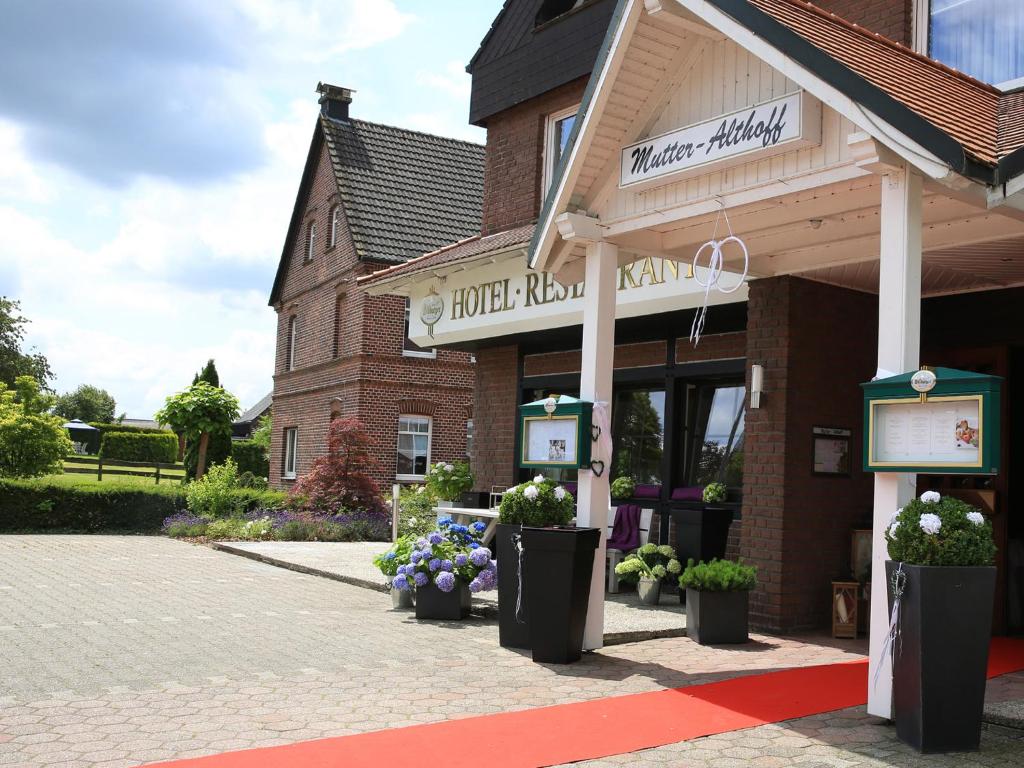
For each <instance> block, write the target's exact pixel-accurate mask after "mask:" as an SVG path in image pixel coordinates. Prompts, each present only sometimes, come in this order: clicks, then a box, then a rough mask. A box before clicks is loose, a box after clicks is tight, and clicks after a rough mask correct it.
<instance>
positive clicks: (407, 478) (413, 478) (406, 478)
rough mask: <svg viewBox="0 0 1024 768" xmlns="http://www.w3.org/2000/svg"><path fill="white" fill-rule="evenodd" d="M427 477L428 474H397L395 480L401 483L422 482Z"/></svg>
mask: <svg viewBox="0 0 1024 768" xmlns="http://www.w3.org/2000/svg"><path fill="white" fill-rule="evenodd" d="M426 479H427V476H426V475H395V480H397V481H399V482H400V483H422V482H423V481H424V480H426Z"/></svg>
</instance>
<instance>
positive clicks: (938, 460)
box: [861, 368, 1003, 475]
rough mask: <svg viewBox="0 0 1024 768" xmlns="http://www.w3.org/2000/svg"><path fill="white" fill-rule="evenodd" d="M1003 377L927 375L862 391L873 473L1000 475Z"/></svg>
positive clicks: (942, 371)
mask: <svg viewBox="0 0 1024 768" xmlns="http://www.w3.org/2000/svg"><path fill="white" fill-rule="evenodd" d="M1002 382H1003V380H1002V378H1001V377H999V376H988V375H985V374H980V373H972V372H971V371H959V370H956V369H954V368H931V369H929V368H922V369H921V370H920V371H914V372H912V373H904V374H900V375H899V376H890V377H888V378H885V379H878V380H876V381H870V382H867V383H865V384H861V387H863V389H864V435H865V439H864V469H865V471H868V472H916V473H919V474H939V475H947V474H964V475H994V474H997V473H998V472H999V455H1000V450H999V448H1000V438H1001V436H1000V412H1001V410H1000V393H1001V390H1002Z"/></svg>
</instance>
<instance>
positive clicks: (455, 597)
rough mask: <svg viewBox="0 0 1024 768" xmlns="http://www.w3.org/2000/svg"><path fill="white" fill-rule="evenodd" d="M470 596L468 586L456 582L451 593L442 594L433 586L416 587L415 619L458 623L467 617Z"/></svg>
mask: <svg viewBox="0 0 1024 768" xmlns="http://www.w3.org/2000/svg"><path fill="white" fill-rule="evenodd" d="M471 599H472V595H471V594H470V591H469V585H468V584H463V583H462V582H456V587H455V589H453V590H452V591H451V592H442V591H441V590H440V589H438V588H437V587H435V586H434V585H433V584H427V585H426V586H425V587H416V618H417V619H433V620H436V621H458V620H459V619H463V618H465V617H466V616H469V604H470V600H471Z"/></svg>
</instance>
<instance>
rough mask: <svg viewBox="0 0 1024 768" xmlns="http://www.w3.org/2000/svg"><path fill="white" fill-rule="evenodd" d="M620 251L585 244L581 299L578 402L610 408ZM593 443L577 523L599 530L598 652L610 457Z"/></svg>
mask: <svg viewBox="0 0 1024 768" xmlns="http://www.w3.org/2000/svg"><path fill="white" fill-rule="evenodd" d="M618 258H619V248H618V246H616V245H613V244H612V243H607V242H604V241H600V240H599V241H596V242H588V243H587V264H586V286H587V287H586V292H585V293H584V299H583V365H582V368H581V369H580V398H581V399H583V400H592V401H594V402H600V401H604V402H606V403H608V407H609V408H611V401H612V362H613V358H614V355H615V279H616V273H617V269H618ZM597 445H598V444H597V443H595V444H594V445H593V448H594V457H593V458H594V459H597V460H600V461H603V462H604V472H603V473H602V474H601V476H600V477H598V476H597V475H595V474H594V473H593V472H590V471H587V470H581V471H580V476H579V488H578V496H577V508H576V524H577V525H579V526H582V527H588V528H600V529H601V543H600V545H599V546H598V548H597V552H596V553H595V554H594V575H593V578H592V579H591V581H590V604H589V606H588V608H587V626H586V629H585V631H584V634H583V647H584V648H585V649H587V650H593V649H595V648H600V647H601V646H602V645H603V643H604V585H605V540H606V539H607V537H608V506H609V503H610V501H609V495H608V473H609V471H610V470H611V464H612V457H611V456H602V455H600V452H599V450H598V448H597Z"/></svg>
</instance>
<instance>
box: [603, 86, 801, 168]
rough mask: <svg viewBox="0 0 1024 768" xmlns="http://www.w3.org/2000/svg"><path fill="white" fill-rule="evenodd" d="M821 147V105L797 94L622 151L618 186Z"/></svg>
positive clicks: (655, 137) (732, 113) (663, 135)
mask: <svg viewBox="0 0 1024 768" xmlns="http://www.w3.org/2000/svg"><path fill="white" fill-rule="evenodd" d="M819 143H821V102H820V101H818V100H817V99H815V98H814V97H813V96H810V95H808V94H807V93H805V92H804V91H798V92H796V93H791V94H790V95H788V96H783V97H782V98H778V99H772V100H771V101H766V102H764V103H763V104H757V105H755V106H752V107H746V108H744V109H740V110H737V111H736V112H730V113H729V114H726V115H721V116H719V117H715V118H713V119H711V120H704V121H702V122H699V123H694V124H693V125H688V126H686V127H685V128H679V129H678V130H675V131H670V132H669V133H663V134H662V135H660V136H654V137H652V138H649V139H644V140H643V141H640V142H637V143H636V144H630V145H629V146H628V147H624V148H623V150H622V158H621V164H620V173H619V186H621V187H629V186H633V185H636V184H641V183H643V182H650V181H654V180H656V179H661V178H662V177H665V176H693V175H696V174H698V173H707V172H708V171H711V170H713V169H715V168H718V167H722V166H726V165H735V164H738V163H743V162H747V161H748V160H761V159H764V158H767V157H771V156H772V155H777V154H780V153H782V152H789V151H791V150H794V149H799V148H800V147H804V146H810V145H812V144H819ZM753 155H756V156H753Z"/></svg>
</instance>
